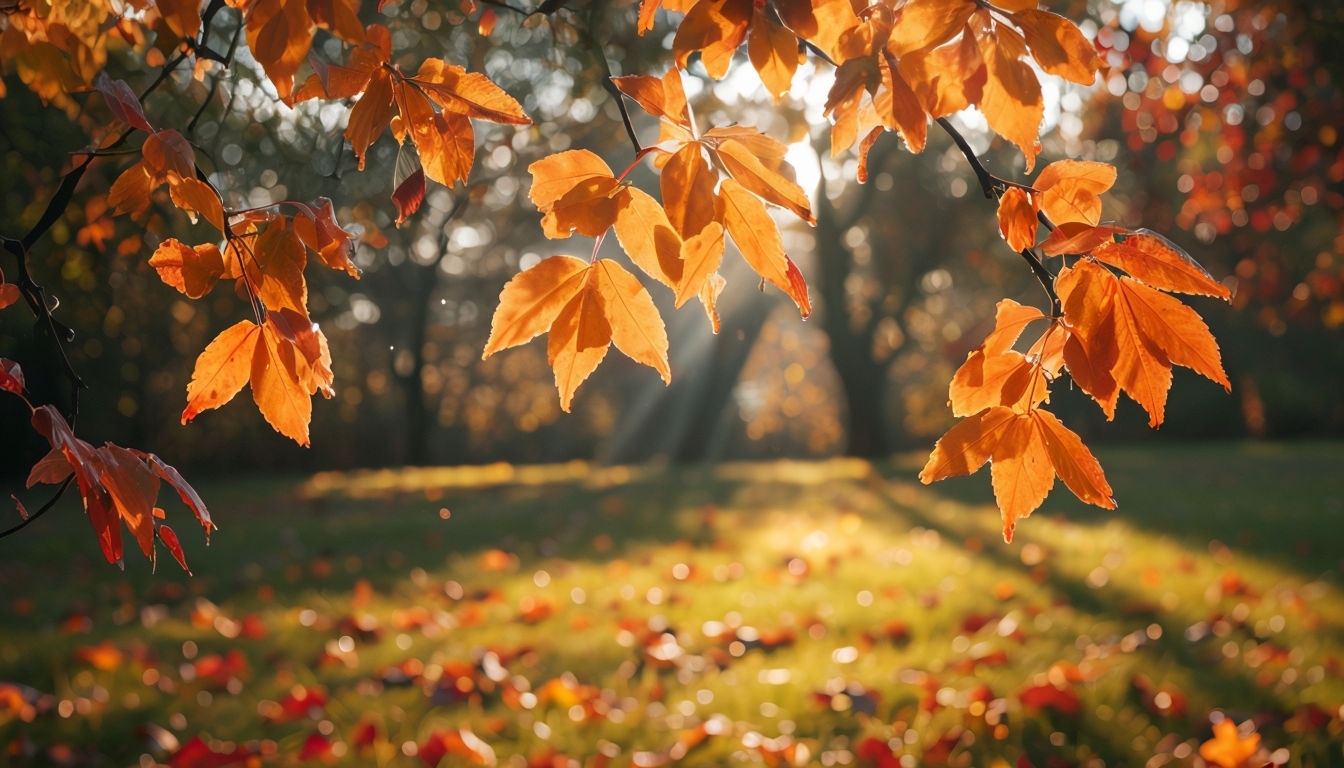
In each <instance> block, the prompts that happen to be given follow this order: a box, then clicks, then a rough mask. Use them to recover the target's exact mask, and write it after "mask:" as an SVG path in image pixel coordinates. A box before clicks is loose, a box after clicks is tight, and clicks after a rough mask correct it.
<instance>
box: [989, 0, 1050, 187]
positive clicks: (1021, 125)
mask: <svg viewBox="0 0 1344 768" xmlns="http://www.w3.org/2000/svg"><path fill="white" fill-rule="evenodd" d="M974 16H975V18H973V19H972V22H971V25H972V27H974V28H975V30H976V35H975V37H976V43H977V44H978V45H979V46H980V55H981V56H983V57H984V60H985V71H986V75H987V77H986V79H985V86H984V91H983V92H982V93H981V96H980V103H979V105H978V106H979V108H980V111H981V112H982V113H984V115H985V120H986V121H987V122H988V123H989V127H990V128H992V129H994V132H995V133H997V134H999V135H1000V136H1002V137H1004V138H1005V139H1008V140H1009V141H1011V142H1013V143H1014V144H1016V145H1017V146H1018V147H1019V148H1021V150H1022V154H1023V155H1025V156H1026V159H1027V171H1028V172H1030V171H1031V169H1032V166H1034V165H1035V164H1036V153H1037V152H1038V151H1039V148H1040V142H1039V140H1038V137H1039V133H1040V128H1041V120H1042V119H1044V117H1045V100H1044V99H1043V98H1042V97H1041V84H1040V82H1039V81H1038V80H1037V79H1036V73H1035V72H1034V71H1032V69H1031V65H1029V64H1027V63H1026V62H1025V61H1023V60H1022V57H1023V56H1024V55H1026V53H1027V44H1026V41H1025V40H1023V38H1022V35H1021V34H1019V33H1018V32H1017V31H1016V30H1014V29H1012V28H1010V27H1008V26H1006V25H1004V24H995V23H992V21H991V17H990V15H989V11H986V10H983V9H982V10H978V11H976V12H975V14H974Z"/></svg>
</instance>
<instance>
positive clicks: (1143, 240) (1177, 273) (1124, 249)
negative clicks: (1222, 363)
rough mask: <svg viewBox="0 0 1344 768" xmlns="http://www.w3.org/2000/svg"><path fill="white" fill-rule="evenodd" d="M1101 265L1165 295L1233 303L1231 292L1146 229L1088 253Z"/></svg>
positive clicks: (1172, 245) (1177, 248)
mask: <svg viewBox="0 0 1344 768" xmlns="http://www.w3.org/2000/svg"><path fill="white" fill-rule="evenodd" d="M1089 252H1090V253H1091V255H1092V256H1093V257H1094V258H1095V259H1097V260H1098V261H1101V262H1105V263H1106V264H1110V265H1111V266H1113V267H1115V268H1117V269H1120V270H1123V271H1124V272H1126V273H1128V274H1129V276H1130V277H1132V278H1134V279H1135V280H1138V281H1140V282H1142V283H1146V284H1147V285H1150V286H1152V287H1154V288H1157V289H1159V290H1163V291H1175V292H1177V293H1191V294H1197V295H1200V296H1214V297H1216V298H1220V299H1224V300H1227V299H1231V298H1232V291H1231V290H1229V289H1228V287H1227V286H1226V285H1223V284H1222V283H1220V282H1218V281H1217V280H1214V279H1213V275H1210V274H1209V273H1208V271H1207V270H1205V269H1204V267H1202V266H1200V265H1199V262H1197V261H1195V260H1194V259H1192V258H1191V257H1190V254H1188V253H1186V252H1185V251H1184V250H1182V249H1181V248H1180V247H1179V246H1177V245H1176V244H1175V243H1173V242H1171V241H1170V240H1168V239H1167V238H1165V237H1162V236H1161V235H1159V234H1157V233H1156V232H1150V231H1148V230H1146V229H1140V230H1138V231H1135V232H1132V233H1127V234H1117V235H1115V237H1114V238H1113V239H1112V240H1110V241H1108V242H1104V243H1102V244H1100V245H1098V246H1097V247H1095V248H1093V249H1091V250H1090V251H1089Z"/></svg>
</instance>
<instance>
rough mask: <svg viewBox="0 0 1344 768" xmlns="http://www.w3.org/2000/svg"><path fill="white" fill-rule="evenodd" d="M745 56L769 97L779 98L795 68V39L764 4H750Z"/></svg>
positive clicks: (791, 77)
mask: <svg viewBox="0 0 1344 768" xmlns="http://www.w3.org/2000/svg"><path fill="white" fill-rule="evenodd" d="M747 55H748V56H749V57H750V58H751V65H752V66H753V67H755V68H756V72H757V74H759V75H760V76H761V82H762V83H764V84H765V90H766V91H767V92H768V93H769V94H770V98H772V99H774V100H775V101H779V99H780V97H781V96H783V95H784V94H785V93H787V92H788V90H789V87H790V86H791V85H792V84H793V73H794V72H796V71H797V70H798V38H797V37H795V36H794V34H793V33H792V32H790V31H789V30H788V29H786V28H784V27H782V26H780V25H779V24H778V23H777V22H775V20H774V19H772V18H770V15H769V14H767V13H766V10H765V6H764V5H753V8H752V17H751V29H750V31H749V32H748V33H747Z"/></svg>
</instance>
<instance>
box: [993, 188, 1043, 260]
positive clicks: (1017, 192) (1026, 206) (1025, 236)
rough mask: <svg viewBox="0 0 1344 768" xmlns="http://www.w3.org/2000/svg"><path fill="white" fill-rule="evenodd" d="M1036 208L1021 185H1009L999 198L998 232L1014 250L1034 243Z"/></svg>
mask: <svg viewBox="0 0 1344 768" xmlns="http://www.w3.org/2000/svg"><path fill="white" fill-rule="evenodd" d="M1038 226H1039V225H1038V222H1037V220H1036V208H1035V206H1033V205H1032V204H1031V199H1030V198H1029V197H1028V196H1027V193H1026V191H1025V190H1023V189H1022V188H1021V187H1009V188H1008V189H1007V191H1005V192H1004V193H1003V196H1002V197H1000V198H999V234H1001V235H1003V239H1004V240H1006V241H1008V247H1009V248H1012V249H1013V250H1014V251H1025V250H1026V249H1028V248H1031V247H1032V246H1034V245H1036V229H1037V227H1038Z"/></svg>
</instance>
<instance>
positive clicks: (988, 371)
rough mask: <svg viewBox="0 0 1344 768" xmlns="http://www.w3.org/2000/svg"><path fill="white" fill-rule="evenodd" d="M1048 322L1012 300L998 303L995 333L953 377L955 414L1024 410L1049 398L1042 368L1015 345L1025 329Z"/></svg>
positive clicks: (950, 394) (1037, 310)
mask: <svg viewBox="0 0 1344 768" xmlns="http://www.w3.org/2000/svg"><path fill="white" fill-rule="evenodd" d="M1045 319H1047V318H1046V316H1045V315H1044V314H1042V313H1041V311H1040V310H1039V309H1036V308H1035V307H1025V306H1022V305H1021V304H1018V303H1017V302H1015V301H1013V300H1012V299H1003V300H1002V301H1000V302H999V304H998V309H997V311H996V313H995V318H994V330H993V331H992V332H991V333H990V334H989V336H987V337H985V340H984V342H982V343H981V344H980V346H979V347H978V348H977V349H976V350H975V351H974V352H972V353H971V354H970V355H968V356H967V358H966V362H964V363H962V365H961V367H960V368H958V369H957V373H956V375H955V376H953V377H952V384H951V386H950V387H949V390H948V394H949V398H950V400H951V404H952V413H953V414H954V415H956V416H969V415H971V414H973V413H976V412H978V411H980V410H983V409H985V408H988V407H992V406H996V405H1006V406H1009V407H1013V406H1016V407H1017V410H1019V411H1022V410H1026V409H1027V408H1030V407H1032V406H1035V405H1037V404H1039V403H1040V402H1042V401H1043V400H1045V399H1046V397H1047V395H1048V383H1047V381H1046V379H1045V376H1044V371H1043V369H1042V366H1041V365H1040V364H1039V362H1038V361H1036V360H1034V359H1028V358H1027V357H1026V356H1024V355H1022V354H1021V353H1019V352H1013V351H1011V350H1012V346H1013V344H1015V343H1016V342H1017V339H1018V337H1019V336H1020V335H1021V334H1022V331H1023V330H1024V329H1025V328H1026V326H1027V325H1028V324H1030V323H1032V322H1035V321H1037V320H1045Z"/></svg>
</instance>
